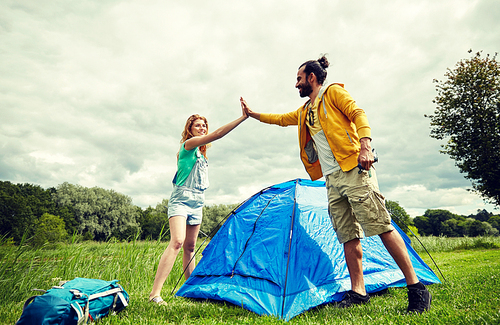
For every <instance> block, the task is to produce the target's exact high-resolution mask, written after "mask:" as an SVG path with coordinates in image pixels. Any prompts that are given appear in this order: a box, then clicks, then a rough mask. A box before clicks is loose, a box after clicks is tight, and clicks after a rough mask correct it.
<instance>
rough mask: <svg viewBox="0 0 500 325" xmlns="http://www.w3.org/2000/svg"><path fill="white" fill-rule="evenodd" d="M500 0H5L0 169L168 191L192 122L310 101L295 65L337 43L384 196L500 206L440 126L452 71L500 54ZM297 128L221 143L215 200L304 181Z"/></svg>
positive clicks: (47, 182) (335, 73) (19, 176)
mask: <svg viewBox="0 0 500 325" xmlns="http://www.w3.org/2000/svg"><path fill="white" fill-rule="evenodd" d="M499 16H500V5H499V4H498V1H497V0H441V1H435V0H416V1H404V2H403V1H394V0H389V1H379V0H361V1H337V0H318V1H316V0H313V1H297V0H287V1H276V0H252V1H232V0H214V1H201V0H192V1H173V0H167V1H165V0H140V1H139V0H135V1H120V0H116V1H115V0H86V1H81V0H80V1H76V0H53V1H52V0H51V1H39V0H12V1H11V0H3V1H1V2H0V180H3V181H11V182H13V183H31V184H37V185H40V186H42V187H43V188H48V187H56V186H57V185H59V184H61V183H63V182H69V183H72V184H80V185H82V186H86V187H94V186H98V187H102V188H105V189H113V190H115V191H117V192H120V193H123V194H126V195H128V196H130V197H131V198H132V199H133V203H134V204H135V205H138V206H141V207H143V208H145V207H148V206H156V204H157V203H159V202H161V201H162V200H163V199H167V198H168V197H169V196H170V193H171V190H172V186H171V180H172V177H173V175H174V173H175V169H176V153H177V151H178V148H179V140H180V133H181V132H182V128H183V126H184V123H185V121H186V119H187V117H188V116H189V115H191V114H194V113H198V114H201V115H204V116H206V117H207V118H208V120H209V127H210V130H215V129H216V128H218V127H219V126H222V125H223V124H225V123H227V122H229V121H231V120H233V119H235V118H237V117H238V116H239V115H240V114H241V109H240V106H239V97H240V96H243V97H244V98H245V99H246V100H247V101H248V103H249V104H250V106H251V107H252V109H253V110H255V111H257V112H273V113H285V112H288V111H292V110H295V109H297V108H298V107H299V106H300V105H301V104H302V103H303V101H304V99H301V98H300V97H299V96H298V91H297V90H296V89H295V88H294V84H295V78H296V73H297V68H298V66H299V65H300V64H302V63H303V62H304V61H306V60H309V59H317V58H318V57H319V55H320V54H323V53H326V54H327V57H328V58H329V60H330V63H331V65H330V68H329V69H328V79H327V83H333V82H340V83H344V84H345V88H346V89H347V90H348V91H349V92H350V93H351V95H352V96H353V98H354V99H355V100H356V101H357V103H358V105H359V106H360V107H362V108H363V109H364V110H365V111H366V113H367V115H368V118H369V120H370V124H371V127H372V136H373V142H372V145H373V146H374V147H375V148H376V149H377V151H378V154H379V157H380V162H379V163H377V164H376V168H377V172H378V177H379V183H380V187H381V190H382V192H383V194H384V195H385V196H386V198H387V199H389V200H392V201H397V202H399V204H400V205H401V206H402V207H404V208H405V210H406V211H407V212H408V213H409V214H410V215H411V216H416V215H422V214H423V213H424V212H425V210H426V209H436V208H444V209H448V210H450V211H452V212H454V213H459V214H464V215H468V214H470V213H475V212H476V211H477V209H483V208H486V209H487V210H488V211H490V212H495V213H498V210H496V211H495V210H493V206H491V205H485V204H484V203H483V200H482V199H481V198H480V197H478V196H476V195H474V194H471V193H470V192H468V191H467V189H468V188H470V181H468V180H466V179H465V178H464V177H463V174H460V172H459V171H458V168H457V167H455V165H454V162H453V161H452V160H451V159H450V158H449V157H448V156H446V155H443V154H440V153H439V150H440V145H441V144H443V143H442V142H440V141H438V140H436V139H432V138H430V137H429V131H430V127H429V119H428V118H425V117H424V114H432V113H433V112H434V109H435V105H434V104H433V103H432V100H433V98H434V97H435V96H436V90H435V84H433V82H432V80H433V79H441V80H442V79H443V78H444V74H445V72H446V69H447V68H453V67H454V66H455V64H456V63H457V62H458V61H459V60H461V59H466V58H469V57H470V56H471V54H469V53H468V50H469V49H472V50H473V51H480V50H483V53H485V54H486V53H490V54H494V53H495V52H497V51H500V46H499V44H500V24H498V17H499ZM297 142H298V141H297V128H296V127H288V128H282V127H279V126H274V125H266V124H262V123H259V122H258V121H256V120H253V119H248V120H247V121H245V122H244V123H243V124H242V125H241V126H240V127H238V128H237V129H235V130H234V131H233V132H232V133H230V134H229V135H228V136H226V137H225V138H223V139H221V140H219V141H217V142H214V143H213V146H212V148H210V149H209V151H208V155H209V158H210V183H211V187H210V189H209V190H208V191H207V192H206V198H207V204H229V203H239V202H241V201H242V200H244V199H246V198H247V197H248V196H250V195H252V194H254V193H256V192H257V191H259V190H260V189H262V188H264V187H267V186H269V185H272V184H276V183H280V182H284V181H288V180H291V179H295V178H307V177H308V176H307V174H306V172H305V170H304V168H303V166H302V164H301V162H300V159H299V157H298V153H299V149H298V144H297Z"/></svg>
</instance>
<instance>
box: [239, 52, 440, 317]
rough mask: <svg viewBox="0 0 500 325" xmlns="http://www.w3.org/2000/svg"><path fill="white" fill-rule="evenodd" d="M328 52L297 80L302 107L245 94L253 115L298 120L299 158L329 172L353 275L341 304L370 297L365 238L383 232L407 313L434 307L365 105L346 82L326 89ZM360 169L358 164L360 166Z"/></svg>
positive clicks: (315, 173) (337, 224) (315, 171)
mask: <svg viewBox="0 0 500 325" xmlns="http://www.w3.org/2000/svg"><path fill="white" fill-rule="evenodd" d="M328 66H329V63H328V60H327V59H326V57H325V56H323V57H321V58H320V59H319V60H310V61H307V62H305V63H304V64H302V65H301V66H300V67H299V70H298V72H297V83H296V84H295V87H296V88H297V89H298V90H299V94H300V96H301V97H309V100H308V101H307V102H306V103H305V104H304V105H303V106H302V107H300V108H299V109H298V110H296V111H292V112H290V113H286V114H261V113H256V112H254V111H252V110H251V109H250V107H249V106H248V104H247V103H246V102H245V100H243V99H241V101H242V105H243V107H244V108H245V109H246V111H247V114H248V116H251V117H253V118H255V119H257V120H259V121H261V122H264V123H269V124H278V125H281V126H289V125H297V126H298V129H299V130H298V131H299V144H300V157H301V159H302V162H303V164H304V167H305V168H306V171H307V172H308V173H309V175H310V177H311V179H312V180H316V179H319V178H321V177H322V176H324V177H325V180H326V186H327V191H328V202H329V213H330V219H331V221H332V224H333V227H334V229H335V231H336V233H337V238H338V240H339V241H340V243H341V244H343V245H344V255H345V260H346V264H347V268H348V270H349V275H350V279H351V290H350V291H348V292H347V293H346V294H345V295H344V297H343V299H342V301H341V302H340V303H339V306H340V307H349V306H352V305H357V304H363V303H367V302H369V300H370V297H369V295H368V294H367V292H366V290H365V284H364V279H363V267H362V256H363V251H362V247H361V242H360V238H363V236H364V235H366V236H374V235H378V236H380V238H381V239H382V242H383V243H384V245H385V247H386V248H387V250H388V251H389V253H390V254H391V255H392V257H393V258H394V260H395V261H396V263H397V265H398V266H399V268H400V269H401V271H402V272H403V274H404V276H405V279H406V283H407V285H408V301H409V304H408V309H407V311H408V312H417V313H422V312H424V311H426V310H429V308H430V304H431V294H430V292H429V291H428V290H427V288H426V287H425V286H424V285H423V284H422V283H421V282H419V280H418V278H417V276H416V274H415V271H414V269H413V265H412V264H411V261H410V257H409V255H408V251H407V250H406V246H405V244H404V241H403V239H402V238H401V236H400V235H399V233H398V232H397V231H394V227H393V226H392V225H391V218H390V216H389V213H388V211H387V209H386V208H385V204H384V197H383V196H382V194H381V193H380V191H379V188H378V182H377V178H376V173H375V170H374V169H371V170H370V168H371V167H372V164H373V163H374V157H373V154H372V148H371V138H370V137H371V129H370V125H369V124H368V119H367V117H366V114H365V112H364V111H363V110H362V109H360V108H359V107H358V106H357V105H356V103H355V101H354V100H353V99H352V97H351V96H350V95H349V93H348V92H347V91H346V90H345V89H344V87H343V85H342V84H331V85H329V86H328V87H326V88H323V87H322V86H323V83H324V81H325V79H326V74H327V72H326V68H328ZM358 166H359V168H356V167H358Z"/></svg>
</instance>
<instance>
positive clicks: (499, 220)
mask: <svg viewBox="0 0 500 325" xmlns="http://www.w3.org/2000/svg"><path fill="white" fill-rule="evenodd" d="M488 223H489V224H490V225H491V226H492V227H493V228H496V229H498V230H500V215H496V216H491V217H490V218H489V219H488Z"/></svg>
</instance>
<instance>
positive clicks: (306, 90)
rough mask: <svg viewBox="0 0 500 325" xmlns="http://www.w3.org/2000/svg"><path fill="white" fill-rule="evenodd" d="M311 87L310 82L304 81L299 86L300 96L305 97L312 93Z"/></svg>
mask: <svg viewBox="0 0 500 325" xmlns="http://www.w3.org/2000/svg"><path fill="white" fill-rule="evenodd" d="M312 91H313V89H312V87H311V84H310V83H309V82H308V81H306V83H305V84H304V85H302V86H300V88H299V94H300V97H307V96H309V95H310V94H311V93H312Z"/></svg>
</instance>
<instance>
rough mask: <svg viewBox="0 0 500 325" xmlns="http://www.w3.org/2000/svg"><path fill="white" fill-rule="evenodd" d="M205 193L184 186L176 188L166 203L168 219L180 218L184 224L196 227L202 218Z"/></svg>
mask: <svg viewBox="0 0 500 325" xmlns="http://www.w3.org/2000/svg"><path fill="white" fill-rule="evenodd" d="M204 203H205V193H204V192H203V191H199V190H195V189H192V188H188V187H184V186H176V185H175V184H174V190H173V191H172V194H171V195H170V200H169V201H168V218H169V219H170V218H172V217H174V216H181V217H184V218H186V224H187V225H190V226H197V225H199V224H201V221H202V217H203V204H204Z"/></svg>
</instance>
